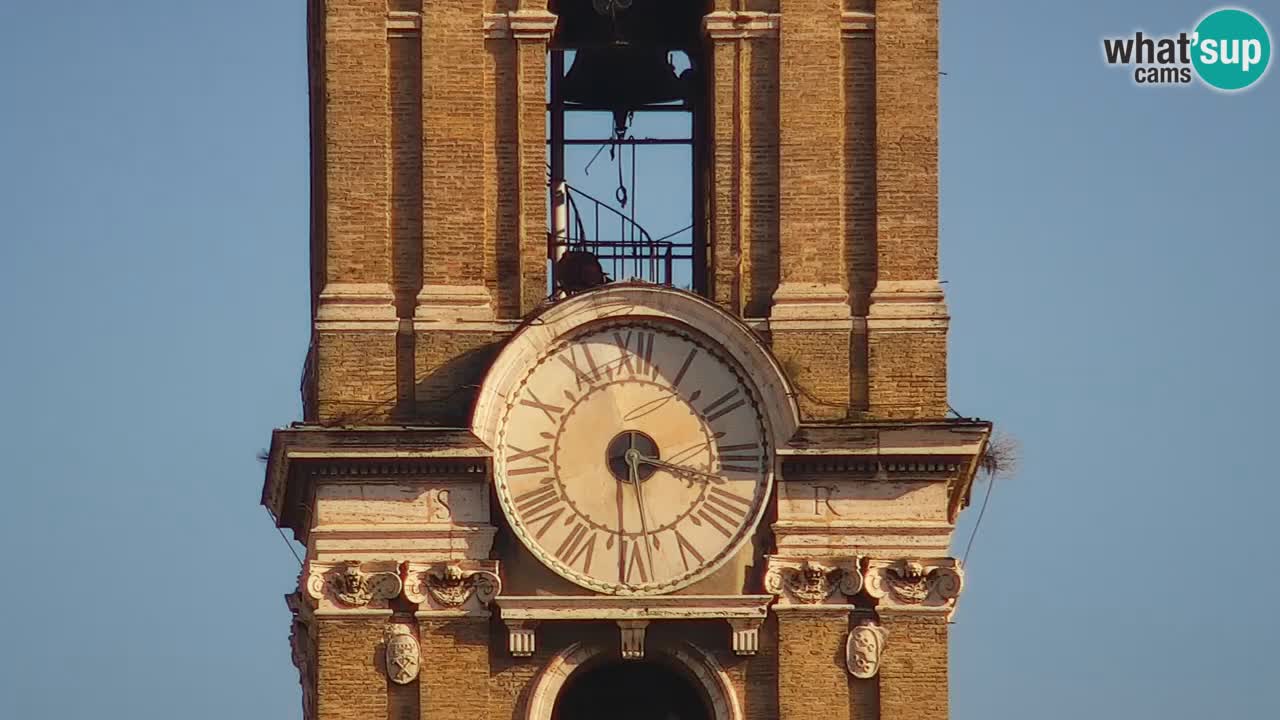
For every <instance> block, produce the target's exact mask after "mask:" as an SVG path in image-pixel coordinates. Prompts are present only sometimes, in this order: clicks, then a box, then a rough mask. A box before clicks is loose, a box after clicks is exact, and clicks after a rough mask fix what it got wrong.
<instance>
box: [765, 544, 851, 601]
mask: <svg viewBox="0 0 1280 720" xmlns="http://www.w3.org/2000/svg"><path fill="white" fill-rule="evenodd" d="M768 561H769V569H768V570H767V571H766V572H765V577H764V587H765V590H766V591H768V592H770V593H772V594H774V595H777V596H778V605H776V606H775V607H778V606H789V605H791V606H798V605H814V606H818V605H841V606H843V605H846V604H848V599H847V596H850V595H857V594H858V591H860V590H862V571H861V569H860V568H861V564H862V563H861V560H860V559H859V558H858V557H856V556H855V557H848V558H822V559H814V560H802V559H797V558H784V557H778V556H776V555H775V556H770V557H769V558H768Z"/></svg>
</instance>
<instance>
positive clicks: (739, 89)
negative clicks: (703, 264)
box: [703, 10, 779, 318]
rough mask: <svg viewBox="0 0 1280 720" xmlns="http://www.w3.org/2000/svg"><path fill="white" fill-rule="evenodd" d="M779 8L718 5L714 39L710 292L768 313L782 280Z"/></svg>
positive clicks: (734, 308) (706, 26)
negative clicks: (776, 10)
mask: <svg viewBox="0 0 1280 720" xmlns="http://www.w3.org/2000/svg"><path fill="white" fill-rule="evenodd" d="M778 27H779V16H778V14H777V13H766V12H758V11H730V10H718V11H715V12H712V13H709V14H708V15H707V16H706V17H705V18H704V20H703V30H704V31H705V32H706V34H707V37H708V38H709V39H710V40H711V52H710V58H709V59H710V61H711V62H710V70H711V72H712V76H711V84H710V102H709V103H708V108H709V110H710V112H711V113H712V117H711V118H710V121H709V122H708V127H709V128H710V130H711V143H712V148H711V184H712V188H711V194H712V202H711V204H710V205H711V206H710V210H711V211H712V214H711V217H710V218H709V221H710V246H711V251H712V257H711V263H710V268H709V270H710V272H711V275H712V282H711V283H710V286H711V297H712V298H713V299H714V300H715V301H716V302H717V303H719V304H720V305H721V306H722V307H724V308H725V309H727V310H728V311H729V312H732V313H734V314H736V315H740V316H742V317H748V318H763V317H765V316H766V315H767V314H768V312H769V305H770V302H771V299H772V296H773V291H774V290H775V289H776V288H777V285H778V263H779V256H778Z"/></svg>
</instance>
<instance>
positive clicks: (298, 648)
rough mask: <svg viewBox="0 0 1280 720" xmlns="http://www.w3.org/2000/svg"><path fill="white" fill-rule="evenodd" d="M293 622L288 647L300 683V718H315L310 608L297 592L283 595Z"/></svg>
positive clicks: (314, 660) (312, 719) (313, 639)
mask: <svg viewBox="0 0 1280 720" xmlns="http://www.w3.org/2000/svg"><path fill="white" fill-rule="evenodd" d="M284 599H285V603H287V604H288V606H289V612H291V613H293V624H292V626H291V628H290V630H289V647H290V649H291V651H292V652H291V655H292V659H293V666H294V667H296V668H298V682H299V683H300V684H301V685H302V718H303V720H315V716H316V712H315V708H316V671H317V668H316V641H315V636H314V635H312V630H313V627H314V624H313V623H312V622H311V608H310V606H309V605H308V604H307V603H306V602H305V601H304V600H303V598H302V594H301V593H298V592H294V593H290V594H288V595H286V596H285V598H284Z"/></svg>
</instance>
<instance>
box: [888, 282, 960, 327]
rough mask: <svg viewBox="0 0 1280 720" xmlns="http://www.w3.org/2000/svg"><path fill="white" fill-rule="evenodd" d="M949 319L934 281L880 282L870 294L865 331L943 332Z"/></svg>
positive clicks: (943, 299) (938, 286)
mask: <svg viewBox="0 0 1280 720" xmlns="http://www.w3.org/2000/svg"><path fill="white" fill-rule="evenodd" d="M950 319H951V316H950V315H948V314H947V303H946V299H945V296H944V294H943V292H942V285H941V284H939V283H938V281H937V280H881V281H880V282H878V283H876V289H875V290H873V291H872V292H871V307H870V308H869V309H868V311H867V330H868V331H875V330H940V331H945V330H946V329H947V326H948V324H949V322H950Z"/></svg>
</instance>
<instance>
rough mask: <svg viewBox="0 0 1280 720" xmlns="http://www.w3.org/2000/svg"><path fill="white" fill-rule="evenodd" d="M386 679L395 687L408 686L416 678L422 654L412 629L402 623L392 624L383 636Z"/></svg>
mask: <svg viewBox="0 0 1280 720" xmlns="http://www.w3.org/2000/svg"><path fill="white" fill-rule="evenodd" d="M383 638H384V641H385V642H384V649H383V652H384V657H385V659H386V664H387V678H388V679H390V680H391V682H393V683H395V684H397V685H408V684H409V683H411V682H413V681H414V680H416V679H417V677H418V670H419V668H420V667H421V665H422V654H421V652H420V650H419V648H418V638H416V637H414V635H413V629H412V628H410V627H409V626H408V625H405V624H404V623H392V624H390V625H388V626H387V629H386V631H385V633H384V635H383Z"/></svg>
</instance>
